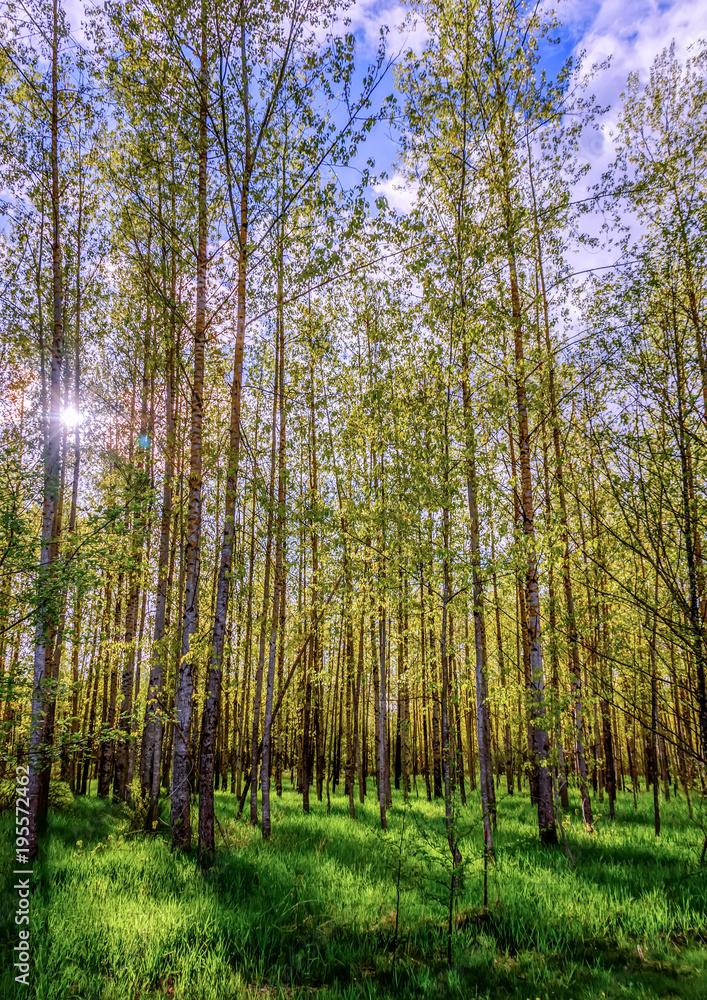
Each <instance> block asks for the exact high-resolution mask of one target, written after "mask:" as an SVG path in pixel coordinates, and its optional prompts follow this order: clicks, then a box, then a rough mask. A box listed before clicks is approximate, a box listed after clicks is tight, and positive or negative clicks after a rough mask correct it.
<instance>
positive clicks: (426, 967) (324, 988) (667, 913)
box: [0, 782, 707, 1000]
mask: <svg viewBox="0 0 707 1000" xmlns="http://www.w3.org/2000/svg"><path fill="white" fill-rule="evenodd" d="M371 790H372V791H373V793H375V788H374V787H373V783H372V782H371V784H370V787H369V795H368V796H367V801H366V804H365V805H364V806H361V805H360V804H359V803H358V801H357V802H356V820H355V822H352V821H351V820H350V819H349V816H348V800H347V799H345V798H344V796H343V795H342V794H341V793H340V792H338V791H337V793H336V795H332V797H331V815H330V816H327V802H326V794H325V796H324V801H323V802H318V801H316V796H315V795H313V796H312V808H311V812H310V814H309V815H304V814H303V812H302V806H301V798H300V797H299V796H297V795H296V794H295V793H294V792H292V791H288V790H285V792H284V794H283V796H282V798H281V799H277V800H276V799H275V798H274V797H273V808H272V818H273V835H272V839H271V840H270V841H269V842H267V843H266V842H264V841H263V840H262V838H261V835H260V832H259V831H258V830H257V829H254V828H252V827H251V826H250V825H249V824H248V822H247V820H245V819H241V820H238V821H236V819H235V813H236V808H237V801H236V799H235V797H234V796H231V795H228V794H226V793H220V794H217V796H216V812H217V815H218V818H219V820H220V823H221V827H222V833H219V831H218V829H217V841H218V845H219V846H218V851H217V857H216V861H215V865H214V868H213V870H211V871H210V872H209V873H207V875H206V876H202V875H201V873H200V872H199V870H198V868H197V865H196V858H195V856H194V855H188V856H185V855H175V854H172V853H171V851H170V847H169V843H168V841H169V829H168V827H167V826H166V825H165V824H164V823H163V822H161V823H160V824H159V826H158V829H157V831H156V833H155V834H154V835H144V834H141V833H135V832H131V830H130V816H129V813H128V811H127V810H126V809H125V808H124V807H123V808H120V807H116V806H112V805H107V804H106V803H104V802H101V801H98V800H97V799H95V798H90V799H83V800H81V799H76V800H75V801H74V803H73V804H72V805H70V806H69V807H68V808H66V809H64V810H63V811H61V812H57V811H53V812H52V813H51V814H50V834H49V836H48V837H47V838H46V839H45V841H44V844H43V850H42V861H41V864H38V865H36V866H35V876H34V884H35V891H34V894H33V897H32V903H31V916H32V923H31V963H32V964H31V972H30V981H31V986H30V987H29V989H28V988H27V987H25V986H22V985H16V984H15V982H14V980H13V976H14V974H15V973H14V972H13V970H12V969H11V967H10V965H11V961H12V960H10V961H7V957H8V956H9V955H11V954H12V948H13V947H14V945H15V944H16V943H17V928H15V926H14V924H13V922H12V921H13V918H14V911H15V910H16V907H17V892H16V891H15V890H13V888H12V886H13V882H12V877H10V878H9V879H8V880H7V882H6V884H5V886H4V887H3V890H2V892H3V894H2V898H0V906H1V907H2V909H1V912H0V939H1V940H0V946H1V947H2V955H3V959H4V960H3V961H2V963H1V964H0V969H1V970H2V971H0V997H2V998H5V997H7V998H10V997H22V998H27V1000H29V998H32V1000H70V998H74V1000H75V998H81V1000H99V998H100V1000H157V998H158V997H159V998H163V997H169V998H172V1000H236V998H246V997H256V996H257V997H267V998H271V997H272V998H275V997H287V998H289V997H310V996H317V997H321V998H329V997H331V998H341V1000H344V998H351V1000H353V998H359V997H360V998H368V997H370V998H383V997H391V998H393V997H395V998H398V997H400V998H408V997H410V998H413V997H440V998H446V997H449V998H452V997H460V998H461V997H488V998H493V1000H496V998H498V1000H506V998H509V1000H510V998H514V1000H538V998H540V1000H551V998H557V1000H584V998H602V997H606V998H618V997H621V998H626V1000H629V998H630V1000H638V998H643V1000H648V998H650V1000H655V998H664V1000H669V998H670V1000H674V998H684V1000H688V998H694V1000H698V998H699V1000H704V998H707V947H705V944H706V943H707V865H705V866H704V867H703V868H700V865H699V861H700V852H701V848H702V843H703V840H704V834H703V832H702V830H701V828H700V823H699V822H698V817H697V811H699V810H696V813H695V819H693V820H690V819H689V818H688V814H687V807H686V803H685V798H684V796H682V795H681V796H680V797H679V798H678V799H677V800H675V799H671V801H670V802H669V803H664V804H663V808H662V830H661V836H660V840H659V841H656V838H655V834H654V830H653V809H652V796H649V795H646V794H643V795H640V796H639V798H638V809H637V811H635V810H634V804H633V797H632V796H631V795H630V794H620V795H619V800H618V803H617V810H616V820H615V821H610V820H609V819H608V803H606V802H605V803H604V804H603V805H602V804H600V803H599V802H598V801H596V802H595V811H596V814H598V820H597V827H596V831H595V832H594V833H591V834H590V833H586V832H585V831H584V830H583V829H582V826H581V821H580V820H579V818H578V815H577V810H576V809H575V808H574V805H576V803H575V804H571V808H570V809H569V810H568V811H567V812H566V813H565V830H566V834H567V839H568V842H569V845H570V848H571V851H572V854H573V856H574V860H575V862H576V868H572V866H571V865H570V863H569V860H568V857H567V854H566V852H565V850H564V849H563V847H562V846H560V847H557V848H551V849H548V848H542V847H540V846H539V844H538V842H537V813H536V812H535V810H533V808H532V807H531V805H530V802H529V800H528V798H527V795H519V794H517V793H516V795H514V796H513V797H512V798H509V797H504V796H501V797H500V798H499V803H498V830H497V831H496V834H495V847H496V860H495V863H494V864H493V865H492V866H491V867H490V870H489V875H488V900H489V905H488V908H487V910H486V911H484V910H483V908H482V901H483V895H482V893H483V860H482V849H481V844H482V831H481V826H480V822H479V814H480V808H479V802H478V797H477V795H471V796H469V799H468V803H467V805H466V807H461V806H459V807H458V808H457V814H456V819H455V822H456V828H457V832H458V834H459V835H461V834H464V833H465V834H466V836H464V837H463V839H462V840H461V844H460V848H461V852H462V856H463V859H464V860H463V864H462V868H461V871H460V872H459V871H458V872H457V874H460V875H461V882H462V885H461V887H460V889H459V891H458V892H457V894H456V899H455V902H454V921H453V933H452V944H451V949H452V958H453V962H452V964H451V965H450V964H449V962H448V959H447V951H448V937H447V930H448V912H449V910H448V906H449V885H450V869H449V862H448V858H449V850H448V846H447V842H446V836H445V832H444V825H443V805H442V803H441V802H439V801H438V802H435V803H428V802H427V801H426V799H425V798H424V785H423V786H422V788H421V791H422V796H421V797H420V798H416V797H415V796H414V795H413V796H412V797H411V800H410V806H409V807H408V808H404V806H403V799H402V795H401V794H400V793H397V792H396V793H394V808H393V809H392V810H390V812H389V830H388V833H387V834H382V833H381V831H380V828H379V827H380V819H379V811H378V806H377V803H376V802H375V800H374V797H373V794H370V791H371ZM167 809H168V804H167V803H165V805H164V810H163V816H164V817H165V818H166V816H167ZM246 813H247V807H246ZM603 813H605V814H603ZM599 814H601V815H599ZM403 827H404V828H403ZM195 828H196V824H195ZM224 836H225V839H226V841H227V845H226V844H225V843H224ZM13 848H14V830H13V826H12V814H11V813H8V812H5V813H4V814H3V815H2V816H0V864H1V865H2V870H3V872H6V873H7V872H10V871H12V869H13V867H15V865H14V858H13ZM398 900H399V902H398ZM396 909H397V913H398V921H397V923H398V930H397V936H396V933H395V927H396Z"/></svg>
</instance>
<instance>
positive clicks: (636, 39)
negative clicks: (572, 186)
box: [347, 0, 707, 208]
mask: <svg viewBox="0 0 707 1000" xmlns="http://www.w3.org/2000/svg"><path fill="white" fill-rule="evenodd" d="M553 9H554V10H555V11H556V13H557V16H558V17H559V19H560V21H561V22H562V25H563V27H562V30H561V39H562V41H561V44H560V45H559V46H558V47H556V48H555V49H553V50H552V52H553V56H552V63H550V64H548V69H549V70H551V69H553V68H557V67H558V66H559V65H560V63H561V62H562V61H563V60H564V59H565V58H566V57H567V56H568V55H570V54H572V55H574V56H577V55H578V54H579V53H580V52H582V51H584V53H585V61H584V65H585V67H586V68H589V67H590V66H591V65H592V64H594V63H601V62H603V61H605V60H606V59H610V66H609V69H607V70H604V71H603V72H602V73H601V74H599V75H598V76H597V77H596V78H595V80H594V82H593V85H592V89H593V90H594V92H595V93H596V95H597V98H598V99H599V102H600V103H601V104H602V105H610V111H609V112H608V113H607V115H606V116H605V118H604V120H603V123H602V126H603V127H602V129H601V131H600V132H588V133H587V135H586V136H585V139H584V142H585V144H586V146H585V148H584V149H583V152H584V154H585V156H586V157H587V159H588V160H589V161H590V162H591V163H592V168H593V169H592V172H591V175H590V178H589V181H588V183H590V184H591V183H594V182H595V181H596V180H598V179H599V176H600V174H601V172H602V171H603V170H604V169H605V168H606V166H607V165H608V164H609V162H610V161H611V159H612V158H613V148H612V142H611V132H612V129H613V127H614V124H615V121H616V117H617V112H618V109H619V107H620V99H621V92H622V90H623V89H624V87H625V85H626V80H627V78H628V75H629V73H631V72H632V71H634V70H636V71H638V73H639V74H640V76H641V77H643V78H644V79H645V78H647V75H648V71H649V68H650V66H651V63H652V62H653V60H654V59H655V57H656V56H657V55H658V53H659V52H660V51H662V49H663V48H665V47H666V46H667V45H669V44H670V42H671V40H672V39H675V42H676V48H677V52H678V56H681V57H684V56H685V55H686V54H687V50H688V46H690V45H691V44H692V43H693V42H695V41H696V40H697V39H698V38H699V37H700V36H701V35H702V36H704V35H707V8H706V7H705V0H674V2H668V0H664V2H652V0H561V2H559V3H555V4H553ZM407 10H408V9H407V8H406V7H405V6H404V5H403V4H402V3H400V2H399V0H358V2H356V3H354V4H353V6H352V7H351V8H350V9H349V10H348V11H347V16H348V17H349V18H350V19H351V29H352V30H354V31H355V33H356V35H357V37H358V40H359V46H360V51H361V54H362V55H364V54H366V53H367V54H368V55H371V54H372V53H373V52H374V50H375V46H376V45H377V41H378V33H379V29H380V26H381V25H382V24H385V25H387V26H388V28H389V36H388V37H389V48H390V50H391V52H392V51H396V50H398V49H400V48H405V47H407V46H410V47H412V48H415V49H419V48H421V46H422V45H423V44H424V31H422V30H421V29H420V28H419V27H418V29H417V30H415V31H401V30H400V26H401V25H402V22H403V20H404V17H405V14H406V13H407ZM370 153H372V155H373V156H374V157H375V159H376V166H377V169H378V170H382V169H388V168H389V166H390V163H391V162H392V161H393V160H394V158H395V147H394V145H393V144H392V143H390V142H387V141H386V139H385V136H384V134H383V131H382V130H381V129H379V130H378V131H377V133H376V136H375V139H374V142H373V143H372V147H371V149H370ZM397 184H398V181H397V179H396V178H395V177H391V178H390V179H389V180H388V181H386V182H383V183H382V184H380V185H379V187H378V189H379V190H380V191H381V192H382V193H384V194H385V195H386V196H387V197H388V199H389V201H390V202H391V204H392V205H394V206H395V207H398V208H405V207H406V205H407V204H409V195H406V193H405V192H402V191H399V190H396V186H397Z"/></svg>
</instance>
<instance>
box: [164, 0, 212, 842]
mask: <svg viewBox="0 0 707 1000" xmlns="http://www.w3.org/2000/svg"><path fill="white" fill-rule="evenodd" d="M207 113H208V68H207V51H206V6H205V4H204V3H203V2H202V7H201V55H200V63H199V181H198V211H199V219H198V237H197V261H196V314H195V318H194V374H193V380H192V387H191V442H190V459H189V516H188V528H187V549H186V560H185V561H186V569H185V591H184V615H183V619H182V655H181V659H180V662H179V670H178V675H177V684H176V688H175V698H174V738H173V747H172V806H171V813H170V822H171V828H172V846H173V847H178V848H183V849H189V848H190V847H191V793H192V787H193V770H194V762H193V760H192V759H191V754H190V744H191V739H192V716H193V710H194V671H195V663H194V654H193V651H192V650H191V649H190V644H191V638H192V636H193V635H194V634H195V632H196V629H197V624H198V614H199V572H200V568H201V551H200V550H201V506H202V499H201V491H202V471H201V470H202V458H203V454H202V431H203V422H204V357H205V353H206V267H207V260H206V253H207V226H208V217H207V209H206V180H207V178H206V169H207V153H208V140H207V131H206V126H207ZM212 669H213V668H212ZM219 677H220V661H219ZM207 701H208V697H207ZM214 730H215V720H214ZM211 765H212V768H213V756H212V757H211ZM206 784H207V785H208V786H209V788H210V792H211V794H212V795H213V785H212V782H211V781H208V782H206ZM207 794H208V793H207ZM200 805H201V800H200ZM207 811H208V806H206V807H205V808H203V809H202V808H200V810H199V826H200V828H201V824H202V813H206V812H207ZM200 849H201V837H200Z"/></svg>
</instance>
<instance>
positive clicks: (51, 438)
mask: <svg viewBox="0 0 707 1000" xmlns="http://www.w3.org/2000/svg"><path fill="white" fill-rule="evenodd" d="M59 22H60V11H59V0H54V4H53V21H52V47H51V123H50V129H51V151H50V164H51V202H52V298H53V320H54V325H53V335H52V346H51V365H50V379H49V386H50V388H49V419H48V421H47V423H46V428H47V430H46V438H45V444H44V484H43V496H42V533H41V554H40V560H39V573H38V575H39V581H38V583H39V585H38V594H39V600H38V605H37V617H36V622H37V625H36V632H35V643H34V676H33V683H32V716H31V725H30V740H29V784H28V788H27V795H28V798H29V828H28V831H27V841H28V854H29V859H30V861H33V860H34V859H35V858H36V857H37V854H38V852H39V833H40V830H41V828H42V826H43V824H44V821H45V818H46V806H44V805H43V803H42V802H41V786H42V779H43V774H44V772H45V771H46V770H47V769H49V771H51V760H50V758H49V757H48V754H47V747H46V745H45V721H46V718H47V715H48V713H49V712H50V711H52V709H53V706H54V704H55V702H56V690H55V688H54V687H53V684H52V681H51V680H50V679H49V676H48V673H49V671H48V669H47V668H48V667H49V670H50V671H51V662H52V661H51V658H50V656H49V655H48V654H49V650H50V648H51V637H52V633H53V630H54V628H55V624H56V620H57V616H56V608H55V606H54V599H53V595H52V582H53V577H54V571H55V566H56V562H57V559H58V551H55V546H54V544H53V543H54V522H55V517H56V511H57V507H58V504H59V488H60V481H61V365H62V355H63V351H64V293H63V285H62V263H61V229H60V224H61V202H60V183H59V42H60V34H61V32H60V23H59Z"/></svg>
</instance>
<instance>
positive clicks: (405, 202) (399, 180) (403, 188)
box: [373, 173, 417, 214]
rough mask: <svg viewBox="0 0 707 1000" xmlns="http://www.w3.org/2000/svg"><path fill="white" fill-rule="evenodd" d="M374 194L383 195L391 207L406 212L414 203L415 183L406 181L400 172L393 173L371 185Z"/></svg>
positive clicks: (415, 196) (415, 194)
mask: <svg viewBox="0 0 707 1000" xmlns="http://www.w3.org/2000/svg"><path fill="white" fill-rule="evenodd" d="M373 190H374V191H375V192H376V194H379V195H381V194H382V195H384V197H385V198H386V199H387V201H388V204H389V205H390V207H391V208H393V209H395V211H396V212H403V213H405V214H407V213H408V212H409V211H410V209H411V208H412V206H413V205H414V204H415V199H416V198H417V185H416V184H412V183H410V182H409V181H407V180H406V179H405V178H404V177H403V176H402V174H399V173H395V174H393V176H392V177H387V178H386V179H385V180H383V181H378V182H377V183H376V184H374V185H373Z"/></svg>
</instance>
